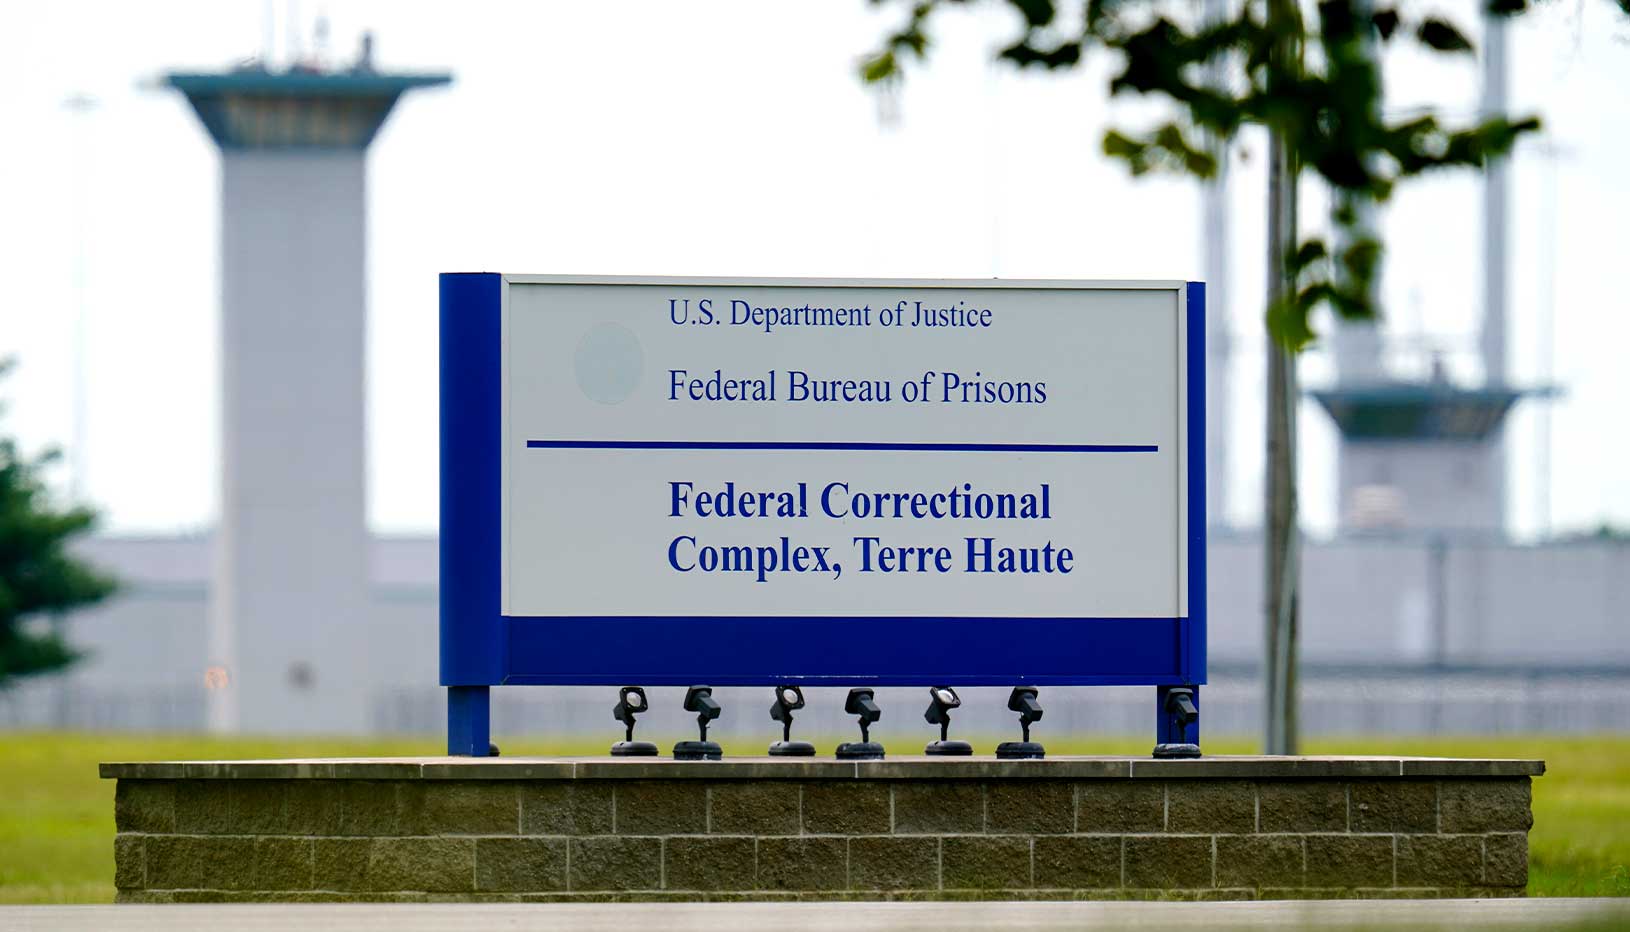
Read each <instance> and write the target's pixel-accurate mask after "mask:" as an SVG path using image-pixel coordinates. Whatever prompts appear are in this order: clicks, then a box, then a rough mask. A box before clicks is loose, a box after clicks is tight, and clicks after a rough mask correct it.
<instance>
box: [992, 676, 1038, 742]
mask: <svg viewBox="0 0 1630 932" xmlns="http://www.w3.org/2000/svg"><path fill="white" fill-rule="evenodd" d="M1039 692H1040V690H1038V689H1036V687H1034V686H1015V687H1013V692H1012V694H1010V695H1009V696H1008V697H1007V707H1008V709H1009V710H1010V711H1013V712H1017V713H1019V727H1020V728H1022V729H1024V740H1023V741H1003V742H1002V743H1001V744H998V745H997V746H996V756H997V758H999V759H1001V760H1035V759H1040V758H1043V757H1046V756H1047V750H1046V748H1043V747H1042V746H1041V745H1040V744H1039V743H1037V742H1035V741H1031V740H1030V726H1031V724H1033V723H1035V722H1038V721H1040V720H1041V702H1040V701H1039V700H1038V699H1037V698H1036V696H1037V694H1038V693H1039Z"/></svg>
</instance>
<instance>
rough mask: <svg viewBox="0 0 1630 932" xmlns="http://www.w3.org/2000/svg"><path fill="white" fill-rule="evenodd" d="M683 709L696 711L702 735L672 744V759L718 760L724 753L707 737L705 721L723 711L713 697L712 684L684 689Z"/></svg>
mask: <svg viewBox="0 0 1630 932" xmlns="http://www.w3.org/2000/svg"><path fill="white" fill-rule="evenodd" d="M685 711H686V712H695V713H696V724H697V726H698V727H699V728H700V729H701V730H702V736H701V738H700V739H699V740H696V741H681V742H679V743H678V744H676V745H674V760H718V759H719V758H720V757H722V756H723V755H724V752H723V751H721V750H720V749H719V746H718V745H717V744H715V743H713V742H712V741H709V740H708V739H707V723H708V722H711V721H713V720H714V719H716V718H718V717H719V713H720V712H721V711H723V710H722V709H720V708H719V702H718V700H716V699H714V698H713V687H712V686H692V687H691V688H689V689H687V690H685Z"/></svg>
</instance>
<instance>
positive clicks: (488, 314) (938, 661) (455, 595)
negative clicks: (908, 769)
mask: <svg viewBox="0 0 1630 932" xmlns="http://www.w3.org/2000/svg"><path fill="white" fill-rule="evenodd" d="M833 284H838V282H833ZM843 284H850V285H852V284H854V283H853V282H843ZM876 284H879V285H885V284H887V285H893V284H896V283H885V282H877V283H876ZM970 284H971V283H970ZM505 287H507V285H506V283H505V281H504V277H503V276H502V275H500V274H497V273H489V272H482V273H444V274H443V275H442V276H441V365H440V375H441V415H440V417H441V555H440V558H441V682H442V685H444V686H448V687H455V688H456V687H488V686H497V685H543V684H565V685H608V686H615V685H628V684H640V685H647V686H662V685H668V686H682V685H688V684H693V683H704V682H705V683H709V684H712V685H732V686H755V685H773V684H778V683H783V682H795V683H801V684H804V685H832V686H845V685H955V686H963V685H966V686H975V685H1016V684H1021V683H1026V684H1034V685H1100V686H1103V685H1153V686H1177V685H1199V684H1202V683H1204V682H1205V678H1206V663H1205V658H1206V646H1205V642H1206V610H1205V609H1206V571H1205V570H1206V528H1205V515H1206V507H1205V494H1206V489H1205V461H1206V460H1205V436H1206V433H1205V384H1206V382H1205V285H1204V284H1203V283H1200V282H1189V283H1187V285H1186V297H1187V322H1186V324H1187V327H1186V333H1185V339H1186V341H1187V348H1186V356H1187V360H1188V372H1187V381H1188V398H1187V407H1188V435H1187V438H1186V443H1187V447H1188V449H1187V451H1186V452H1187V458H1188V477H1187V485H1188V542H1187V543H1188V582H1189V600H1188V601H1189V615H1188V617H1186V618H1010V617H1002V618H966V617H958V618H940V617H889V618H878V619H872V618H855V617H834V618H822V617H807V616H793V617H779V616H778V617H717V616H695V615H687V616H655V617H653V616H638V617H627V616H590V617H509V616H505V615H504V614H503V613H502V611H501V610H500V603H499V595H500V579H501V564H500V540H499V538H500V530H499V528H500V510H501V505H500V484H501V483H500V476H501V466H500V456H499V452H500V447H501V437H502V425H501V423H500V416H501V414H500V412H501V410H502V399H501V394H500V393H501V386H500V379H501V372H502V358H501V352H500V350H501V334H502V315H503V303H504V300H503V299H504V288H505ZM844 629H847V630H844ZM1084 632H1090V633H1091V637H1090V638H1084V637H1082V635H1083V633H1084ZM457 701H458V700H455V703H456V702H457ZM481 707H482V710H483V712H482V718H483V727H482V728H481V729H480V733H483V734H484V733H485V727H484V718H485V713H484V710H485V695H484V691H483V694H482V702H481ZM481 750H482V751H484V746H483V747H482V748H481Z"/></svg>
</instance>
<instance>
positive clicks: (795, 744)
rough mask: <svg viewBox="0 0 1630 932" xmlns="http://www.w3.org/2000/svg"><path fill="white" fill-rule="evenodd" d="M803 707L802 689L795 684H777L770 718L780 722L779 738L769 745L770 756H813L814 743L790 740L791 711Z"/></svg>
mask: <svg viewBox="0 0 1630 932" xmlns="http://www.w3.org/2000/svg"><path fill="white" fill-rule="evenodd" d="M803 707H804V691H803V690H802V689H799V688H798V687H796V686H777V687H776V688H775V704H774V705H771V706H770V718H772V719H775V720H776V721H778V722H780V723H781V740H780V741H777V742H776V743H774V744H772V745H770V756H771V757H814V756H815V745H813V744H810V743H809V742H808V741H794V740H792V713H793V712H794V711H795V710H797V709H801V708H803Z"/></svg>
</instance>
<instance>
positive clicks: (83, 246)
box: [62, 94, 96, 505]
mask: <svg viewBox="0 0 1630 932" xmlns="http://www.w3.org/2000/svg"><path fill="white" fill-rule="evenodd" d="M62 105H63V107H65V108H67V110H68V112H69V113H70V114H72V115H73V122H74V129H73V133H74V146H73V148H74V154H73V237H74V260H73V262H74V264H73V289H74V323H73V360H72V369H73V393H72V397H73V414H72V418H73V421H72V426H71V431H72V433H71V437H72V439H71V440H70V441H69V447H68V473H69V479H68V497H69V500H70V501H72V502H73V503H74V504H75V505H83V504H85V502H86V492H85V473H86V469H87V465H86V464H87V456H86V450H87V448H88V447H89V445H90V441H89V439H88V438H89V433H90V431H89V428H88V426H87V421H88V419H89V409H90V397H89V396H90V388H89V386H88V385H87V383H86V380H87V379H88V378H89V374H88V366H87V365H86V359H85V357H86V354H87V353H88V352H89V344H90V336H89V332H90V298H89V279H90V246H89V238H90V234H89V226H90V223H89V208H88V207H87V203H88V201H89V198H88V197H87V196H86V191H85V189H86V187H87V179H86V177H85V175H86V172H87V168H88V166H87V162H88V156H87V152H88V150H89V147H88V146H87V141H88V140H87V139H86V138H85V137H86V128H87V123H88V120H89V116H90V113H91V111H93V110H95V109H96V98H94V97H91V96H90V95H88V94H74V95H72V96H70V97H69V98H68V99H67V100H64V101H63V103H62Z"/></svg>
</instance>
